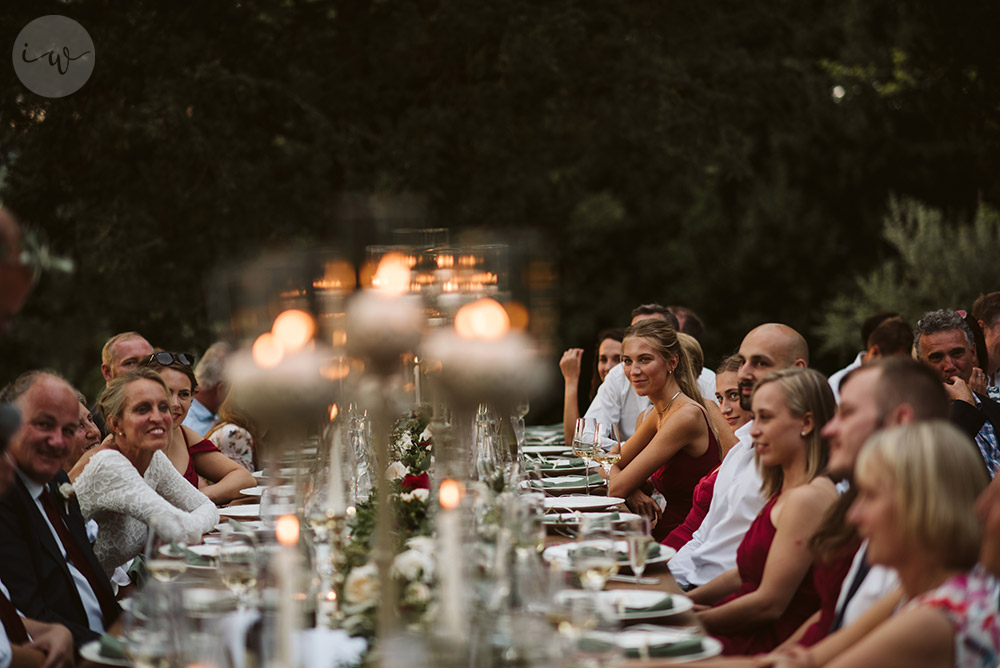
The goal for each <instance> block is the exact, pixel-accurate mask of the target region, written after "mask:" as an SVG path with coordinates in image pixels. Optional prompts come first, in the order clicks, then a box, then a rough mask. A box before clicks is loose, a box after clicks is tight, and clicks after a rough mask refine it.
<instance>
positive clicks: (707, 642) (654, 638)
mask: <svg viewBox="0 0 1000 668" xmlns="http://www.w3.org/2000/svg"><path fill="white" fill-rule="evenodd" d="M690 639H692V635H691V634H690V633H688V632H686V631H685V630H683V629H676V628H668V627H663V626H659V627H653V626H648V627H642V626H640V627H635V626H633V627H630V628H626V629H622V630H621V631H619V632H618V633H617V634H616V640H617V642H618V645H619V647H622V648H623V649H626V650H629V649H632V650H637V649H640V648H642V647H656V646H658V645H669V644H671V643H675V642H681V641H684V640H690ZM720 654H722V643H721V642H719V641H718V640H716V639H715V638H712V637H709V636H702V637H701V651H700V652H695V653H694V654H684V655H682V656H669V657H667V656H664V657H655V658H652V660H654V661H657V662H663V663H689V662H691V661H700V660H702V659H708V658H710V657H713V656H718V655H720Z"/></svg>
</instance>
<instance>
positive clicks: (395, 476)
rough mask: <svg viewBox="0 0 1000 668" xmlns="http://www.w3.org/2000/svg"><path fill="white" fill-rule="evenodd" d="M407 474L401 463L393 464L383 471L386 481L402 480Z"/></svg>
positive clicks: (404, 466)
mask: <svg viewBox="0 0 1000 668" xmlns="http://www.w3.org/2000/svg"><path fill="white" fill-rule="evenodd" d="M406 473H407V468H406V465H405V464H403V462H393V463H391V464H389V468H387V469H386V470H385V479H386V480H402V479H403V478H404V477H405V476H406Z"/></svg>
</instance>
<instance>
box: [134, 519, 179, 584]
mask: <svg viewBox="0 0 1000 668" xmlns="http://www.w3.org/2000/svg"><path fill="white" fill-rule="evenodd" d="M144 558H145V560H146V569H147V570H149V574H150V575H151V576H153V579H155V580H159V581H160V582H173V581H174V580H176V579H177V578H179V577H180V576H181V575H183V574H184V571H186V570H187V542H186V541H185V540H184V538H183V537H181V538H177V539H171V538H169V537H168V536H167V535H166V534H165V533H164V532H163V530H162V528H161V527H160V525H159V523H158V522H157V521H155V520H154V521H152V522H151V523H150V525H149V530H148V532H147V535H146V551H145V553H144Z"/></svg>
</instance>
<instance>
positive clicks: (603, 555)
mask: <svg viewBox="0 0 1000 668" xmlns="http://www.w3.org/2000/svg"><path fill="white" fill-rule="evenodd" d="M570 563H571V564H572V566H573V570H574V571H576V574H577V575H578V576H579V578H580V582H581V583H582V584H583V586H584V587H586V588H587V589H589V590H591V591H593V592H598V591H601V590H602V589H604V585H605V583H607V581H608V578H610V577H611V576H612V575H614V574H615V573H617V572H618V553H617V550H616V549H615V538H614V532H613V531H612V528H611V520H610V518H608V517H601V516H589V517H584V518H583V520H582V521H581V522H580V534H579V536H578V537H577V541H576V544H575V545H574V546H573V549H572V550H571V551H570Z"/></svg>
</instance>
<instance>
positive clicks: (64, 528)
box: [0, 371, 121, 646]
mask: <svg viewBox="0 0 1000 668" xmlns="http://www.w3.org/2000/svg"><path fill="white" fill-rule="evenodd" d="M2 398H3V400H4V401H12V402H13V403H14V404H15V405H16V406H17V407H18V409H19V410H20V411H21V414H22V416H23V422H22V424H21V427H20V429H19V430H18V431H17V433H16V434H15V435H14V437H13V439H12V440H11V443H10V446H9V448H8V455H9V457H10V458H11V460H12V461H13V463H14V464H15V467H16V476H15V480H14V484H13V485H11V488H10V489H9V490H8V491H7V493H6V494H5V495H4V496H3V497H2V499H0V578H2V579H3V583H4V584H5V585H6V586H7V587H9V589H10V599H11V602H12V603H13V604H14V605H15V606H17V608H18V610H19V611H20V612H21V613H23V614H24V615H26V616H27V617H30V618H31V619H37V620H41V621H45V622H55V623H57V624H60V625H62V626H65V627H66V628H67V629H69V631H70V632H71V633H72V634H73V640H74V643H75V644H76V645H77V646H79V645H82V644H83V643H85V642H89V641H91V640H95V639H97V638H98V637H99V636H100V634H101V633H103V632H104V630H105V629H107V628H108V627H109V626H110V625H111V624H112V623H114V622H115V621H116V620H117V619H118V616H119V614H120V612H121V609H120V608H119V607H118V603H117V602H116V601H115V598H114V594H113V592H112V588H111V583H110V582H109V580H108V578H107V576H106V575H105V573H104V570H103V569H102V568H101V564H100V562H99V561H98V560H97V557H96V556H95V555H94V552H93V549H92V548H91V546H90V542H89V541H88V540H87V535H86V531H85V529H84V521H83V516H82V514H81V513H80V506H79V502H78V501H77V499H76V498H75V496H74V494H73V492H72V489H71V488H70V485H69V478H68V477H67V476H66V474H65V473H64V472H63V470H62V464H63V460H64V459H65V458H66V456H67V455H68V454H69V451H70V449H71V448H72V445H73V439H74V437H75V435H76V432H77V429H78V427H79V424H80V411H79V400H78V399H77V396H76V391H75V390H74V389H73V388H72V387H71V386H70V385H69V383H67V382H66V381H65V380H63V379H62V378H59V377H58V376H56V375H54V374H52V373H47V372H41V371H32V372H28V373H25V374H22V375H21V376H19V377H18V378H17V379H16V380H15V381H14V382H13V383H11V384H10V385H9V386H8V387H7V388H5V389H4V391H3V397H2Z"/></svg>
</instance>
